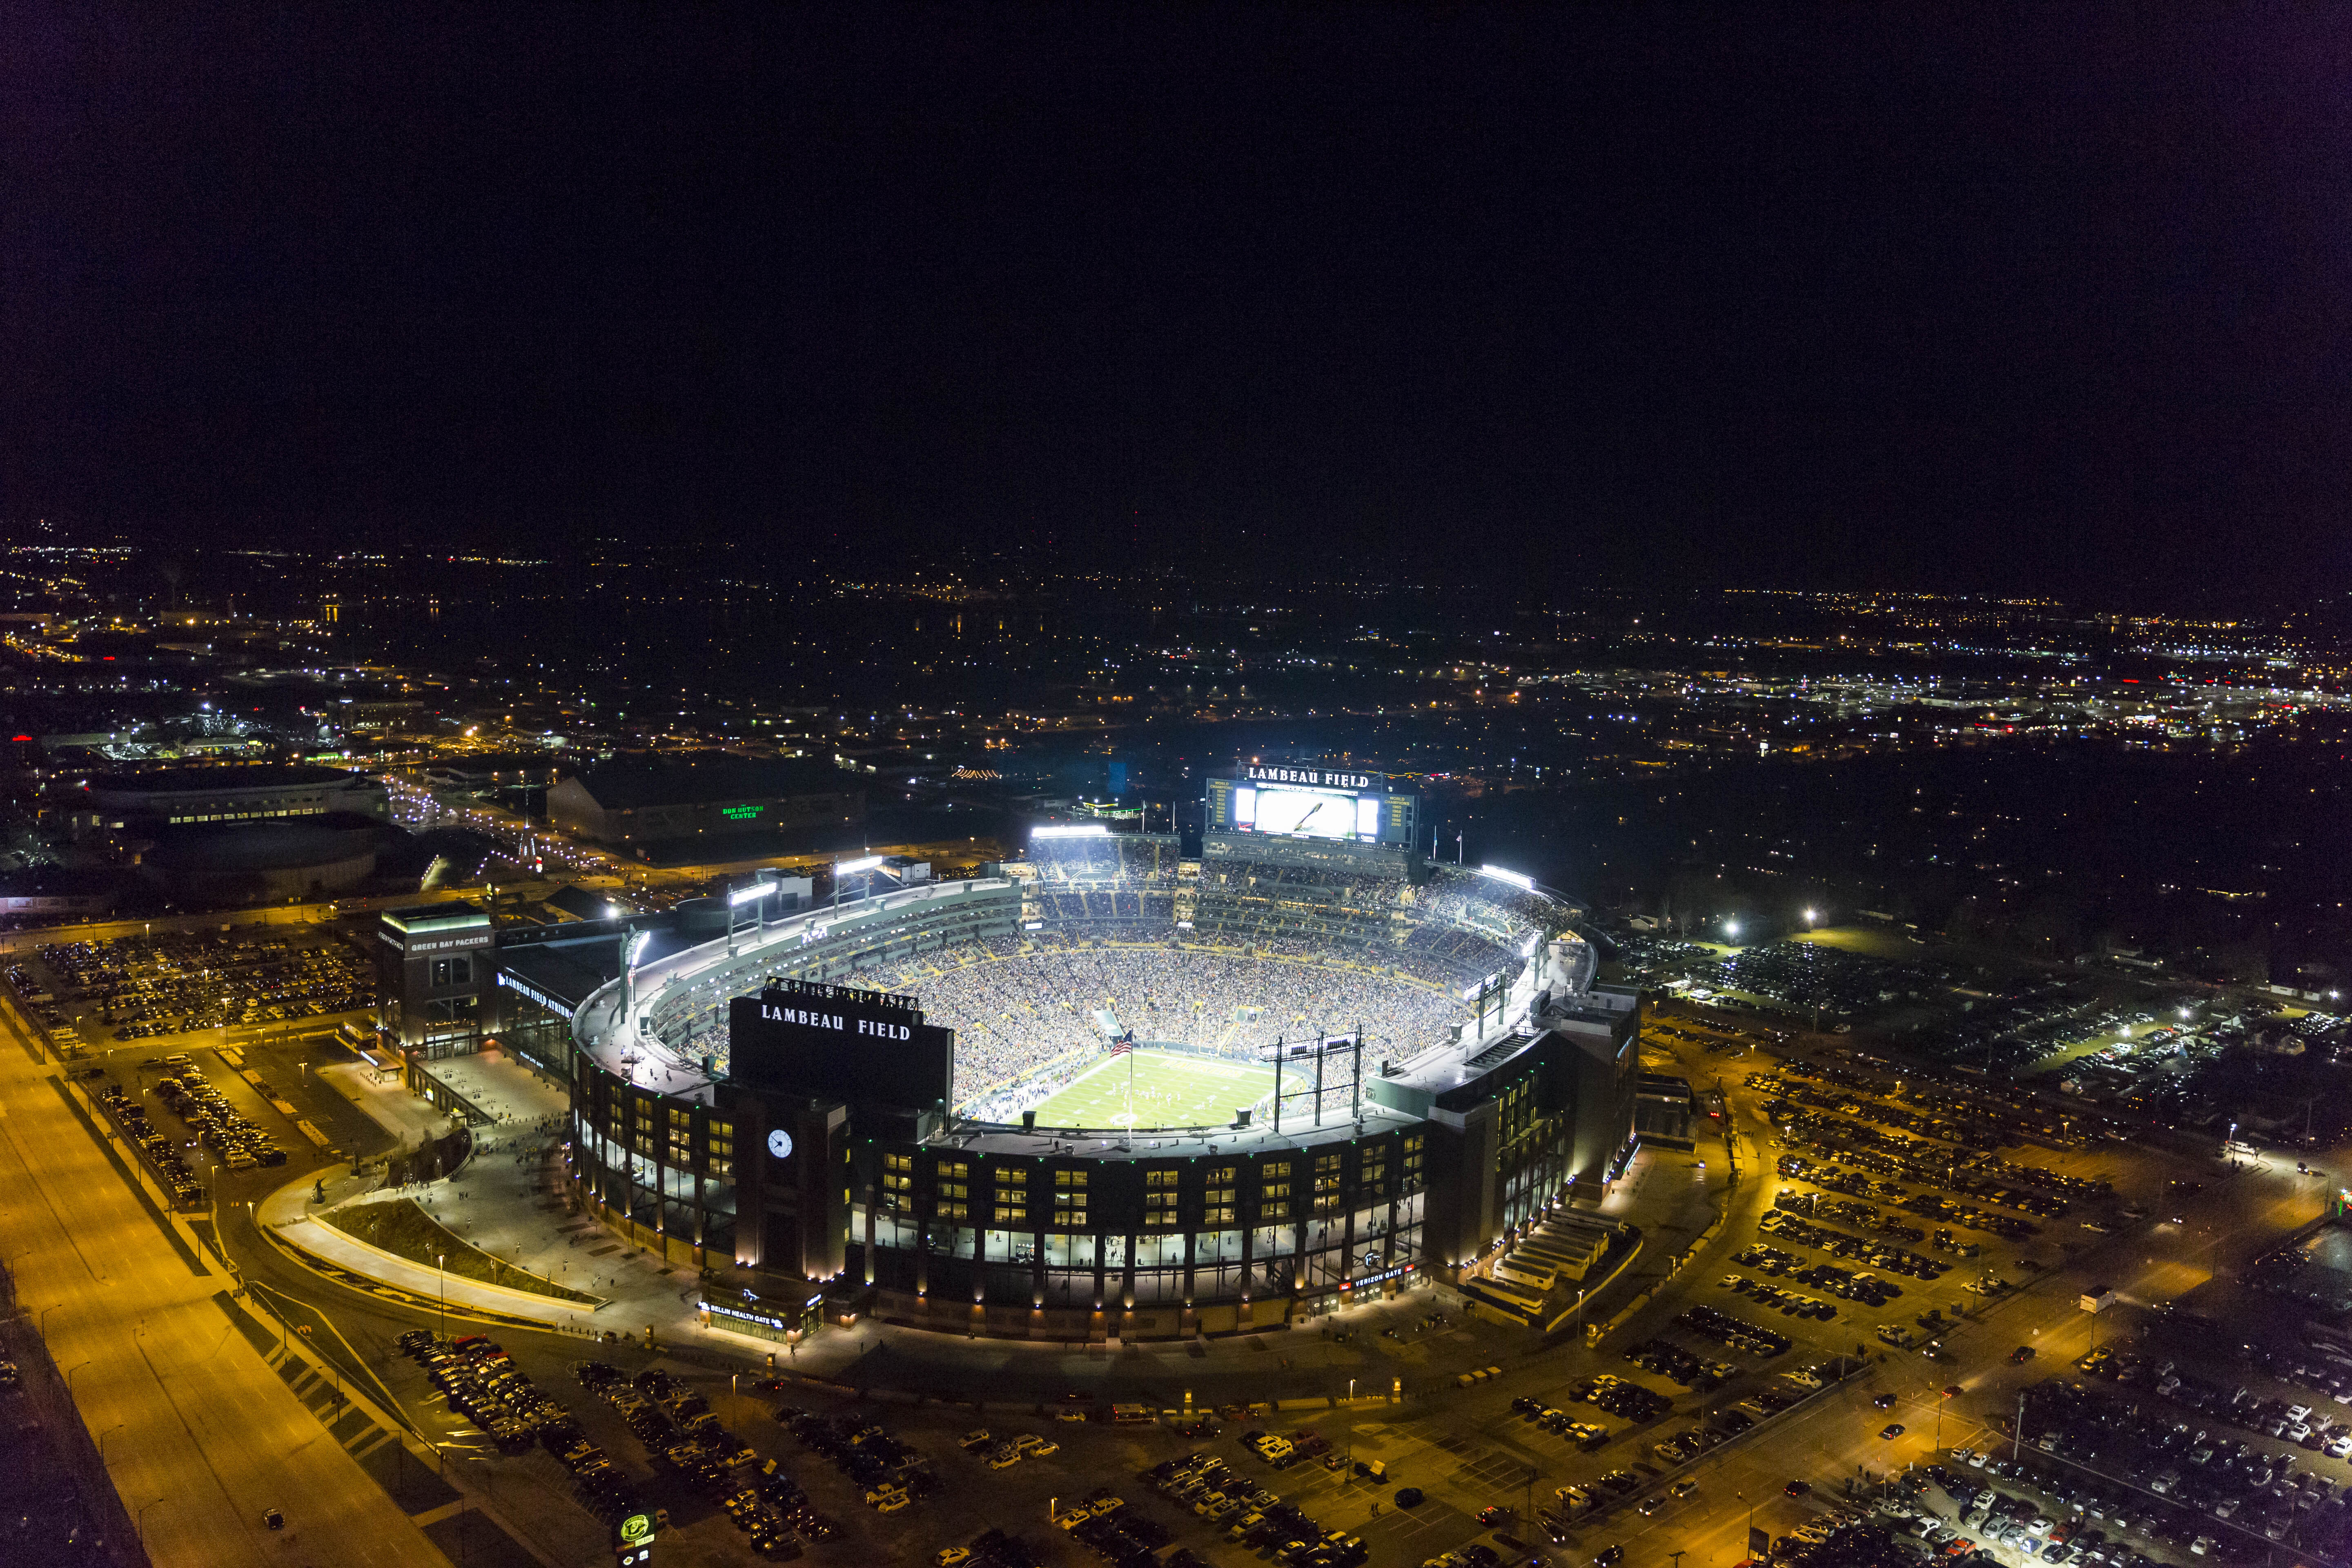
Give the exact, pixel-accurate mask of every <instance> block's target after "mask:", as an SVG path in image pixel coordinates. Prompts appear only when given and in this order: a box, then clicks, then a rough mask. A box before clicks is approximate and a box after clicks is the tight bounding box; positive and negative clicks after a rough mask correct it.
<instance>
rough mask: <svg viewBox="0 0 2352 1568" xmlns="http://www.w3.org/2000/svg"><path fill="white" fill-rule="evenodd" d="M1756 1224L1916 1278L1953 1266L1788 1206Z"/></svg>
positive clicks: (1802, 1243)
mask: <svg viewBox="0 0 2352 1568" xmlns="http://www.w3.org/2000/svg"><path fill="white" fill-rule="evenodd" d="M1756 1228H1757V1229H1758V1230H1760V1231H1762V1232H1763V1233H1764V1234H1765V1235H1767V1236H1777V1237H1782V1238H1783V1239H1785V1240H1789V1241H1793V1242H1795V1243H1796V1244H1797V1245H1798V1246H1800V1247H1814V1248H1817V1249H1818V1250H1820V1251H1822V1252H1826V1253H1828V1254H1829V1255H1830V1256H1831V1257H1832V1258H1855V1259H1859V1260H1861V1261H1863V1262H1864V1263H1867V1264H1869V1265H1870V1266H1871V1267H1872V1268H1885V1269H1887V1270H1889V1271H1890V1272H1892V1273H1895V1274H1902V1275H1907V1276H1908V1277H1910V1278H1911V1279H1922V1280H1932V1279H1941V1278H1942V1277H1943V1273H1944V1270H1945V1268H1948V1267H1949V1266H1948V1264H1946V1263H1944V1262H1943V1261H1942V1260H1941V1259H1939V1258H1923V1257H1921V1256H1920V1255H1919V1254H1917V1253H1916V1252H1906V1251H1904V1250H1903V1249H1902V1248H1901V1247H1889V1246H1887V1245H1886V1244H1885V1242H1881V1241H1865V1240H1864V1239H1863V1238H1862V1237H1856V1236H1848V1235H1846V1234H1845V1233H1844V1232H1843V1231H1835V1230H1831V1229H1829V1228H1828V1227H1827V1226H1818V1225H1815V1224H1813V1223H1812V1222H1811V1221H1810V1220H1803V1219H1799V1218H1798V1217H1797V1216H1796V1215H1792V1214H1790V1212H1789V1211H1788V1210H1786V1209H1767V1210H1765V1211H1764V1213H1763V1215H1762V1216H1761V1217H1759V1219H1758V1220H1757V1222H1756Z"/></svg>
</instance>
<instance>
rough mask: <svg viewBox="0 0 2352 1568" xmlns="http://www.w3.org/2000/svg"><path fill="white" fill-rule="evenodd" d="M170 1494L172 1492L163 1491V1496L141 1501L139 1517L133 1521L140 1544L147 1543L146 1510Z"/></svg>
mask: <svg viewBox="0 0 2352 1568" xmlns="http://www.w3.org/2000/svg"><path fill="white" fill-rule="evenodd" d="M171 1495H172V1494H171V1493H170V1492H165V1493H164V1494H163V1497H159V1498H157V1499H155V1500H153V1501H152V1502H142V1503H141V1504H140V1505H139V1518H138V1519H137V1521H135V1524H134V1528H135V1530H136V1531H137V1533H138V1536H139V1544H140V1545H142V1546H144V1545H146V1544H147V1510H149V1509H151V1508H153V1507H154V1506H155V1504H156V1503H159V1502H162V1501H163V1498H165V1497H170V1496H171Z"/></svg>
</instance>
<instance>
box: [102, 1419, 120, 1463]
mask: <svg viewBox="0 0 2352 1568" xmlns="http://www.w3.org/2000/svg"><path fill="white" fill-rule="evenodd" d="M121 1430H122V1423H121V1422H120V1421H117V1422H116V1423H115V1424H114V1425H113V1426H109V1427H108V1428H107V1429H106V1430H105V1431H103V1432H100V1434H99V1435H98V1462H99V1463H100V1464H101V1465H103V1464H104V1463H106V1440H107V1439H108V1438H109V1437H111V1436H114V1435H115V1434H116V1433H117V1432H120V1431H121Z"/></svg>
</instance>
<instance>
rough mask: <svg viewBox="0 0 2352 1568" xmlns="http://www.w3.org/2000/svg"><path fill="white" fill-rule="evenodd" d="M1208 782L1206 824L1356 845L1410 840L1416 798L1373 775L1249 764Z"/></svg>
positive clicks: (1227, 830) (1213, 827)
mask: <svg viewBox="0 0 2352 1568" xmlns="http://www.w3.org/2000/svg"><path fill="white" fill-rule="evenodd" d="M1208 782H1209V797H1208V821H1207V826H1208V827H1209V829H1210V830H1211V831H1212V832H1216V833H1266V834H1278V835H1281V836H1283V837H1291V838H1330V839H1339V840H1343V841H1346V842H1349V843H1356V844H1394V845H1408V844H1411V843H1412V837H1413V817H1414V806H1415V805H1416V804H1417V803H1418V797H1417V796H1414V795H1399V794H1392V793H1391V792H1390V790H1389V788H1388V784H1387V780H1385V779H1384V778H1382V777H1381V776H1380V775H1378V774H1373V773H1340V772H1338V771H1336V770H1331V769H1323V768H1255V767H1254V768H1248V769H1244V770H1243V772H1242V773H1241V774H1240V776H1238V777H1234V778H1213V779H1211V780H1209V781H1208Z"/></svg>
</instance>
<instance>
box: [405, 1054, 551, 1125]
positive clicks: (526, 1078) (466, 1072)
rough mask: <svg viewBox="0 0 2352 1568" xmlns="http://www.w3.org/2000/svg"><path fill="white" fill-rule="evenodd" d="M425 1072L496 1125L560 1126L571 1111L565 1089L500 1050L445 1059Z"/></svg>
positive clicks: (520, 1060)
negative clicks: (531, 1124)
mask: <svg viewBox="0 0 2352 1568" xmlns="http://www.w3.org/2000/svg"><path fill="white" fill-rule="evenodd" d="M425 1071H426V1072H428V1073H431V1074H432V1075H433V1076H434V1077H435V1078H436V1079H440V1080H441V1081H442V1082H443V1083H445V1084H446V1085H448V1087H449V1088H450V1089H454V1090H456V1091H457V1093H459V1094H461V1095H463V1096H465V1098H466V1099H467V1101H468V1102H469V1103H471V1104H472V1105H473V1106H474V1108H475V1109H476V1110H480V1111H481V1112H483V1113H484V1114H485V1115H487V1116H488V1117H489V1118H490V1120H491V1122H492V1124H493V1125H496V1126H504V1125H505V1124H507V1123H509V1122H516V1121H521V1122H545V1121H549V1119H550V1118H552V1119H553V1121H552V1122H551V1125H558V1126H560V1125H561V1124H562V1121H563V1119H564V1117H565V1116H566V1115H567V1114H569V1112H570V1110H571V1109H572V1101H571V1099H570V1097H569V1096H568V1095H567V1094H566V1093H565V1092H564V1088H563V1085H562V1084H561V1083H556V1082H552V1081H551V1080H550V1079H547V1078H546V1077H544V1076H542V1075H541V1073H540V1072H539V1071H538V1070H537V1069H535V1068H532V1067H531V1066H530V1064H529V1063H527V1062H525V1061H523V1060H522V1059H521V1058H518V1057H515V1056H513V1055H511V1054H509V1053H508V1052H505V1051H500V1050H485V1051H481V1052H479V1053H478V1054H476V1055H474V1056H469V1057H444V1058H441V1059H440V1060H438V1061H433V1062H427V1063H425Z"/></svg>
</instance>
